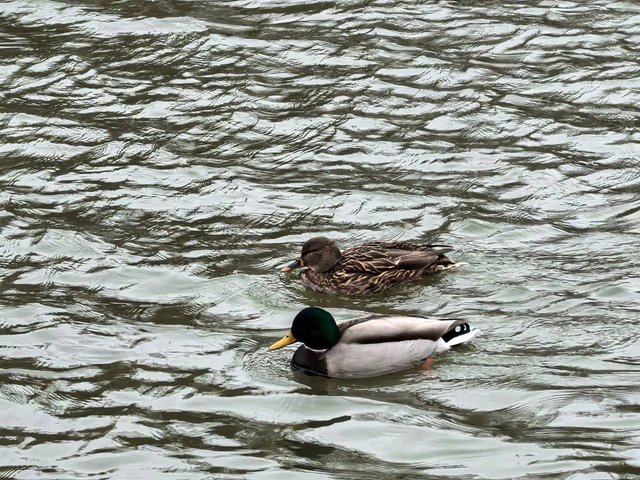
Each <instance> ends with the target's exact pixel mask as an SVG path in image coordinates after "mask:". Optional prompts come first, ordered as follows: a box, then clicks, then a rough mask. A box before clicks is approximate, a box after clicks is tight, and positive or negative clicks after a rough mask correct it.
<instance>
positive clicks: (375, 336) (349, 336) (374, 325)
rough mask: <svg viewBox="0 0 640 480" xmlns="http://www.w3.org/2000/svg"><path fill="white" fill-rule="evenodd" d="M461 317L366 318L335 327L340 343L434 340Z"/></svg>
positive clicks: (459, 323) (454, 324) (452, 326)
mask: <svg viewBox="0 0 640 480" xmlns="http://www.w3.org/2000/svg"><path fill="white" fill-rule="evenodd" d="M464 324H466V322H465V321H464V320H435V319H431V318H424V317H402V316H397V317H368V318H363V319H355V320H351V321H349V322H345V323H343V324H341V325H340V326H339V328H340V330H341V331H342V337H341V339H340V342H341V343H358V344H371V343H389V342H403V341H406V340H431V341H437V340H438V339H439V338H441V337H442V336H443V335H445V334H446V333H447V332H449V331H450V330H452V329H454V328H455V327H456V326H458V325H464Z"/></svg>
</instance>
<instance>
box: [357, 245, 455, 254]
mask: <svg viewBox="0 0 640 480" xmlns="http://www.w3.org/2000/svg"><path fill="white" fill-rule="evenodd" d="M361 246H362V247H365V248H373V249H381V250H405V251H409V252H414V251H423V252H433V253H437V254H439V255H444V254H445V253H447V252H451V251H452V250H453V247H452V246H451V245H441V244H429V243H427V244H421V243H412V242H368V243H365V244H363V245H361ZM356 248H358V247H356Z"/></svg>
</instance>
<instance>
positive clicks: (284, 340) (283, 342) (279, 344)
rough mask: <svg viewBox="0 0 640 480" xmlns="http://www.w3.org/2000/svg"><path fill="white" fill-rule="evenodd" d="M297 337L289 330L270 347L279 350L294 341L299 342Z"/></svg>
mask: <svg viewBox="0 0 640 480" xmlns="http://www.w3.org/2000/svg"><path fill="white" fill-rule="evenodd" d="M297 341H298V340H296V337H294V336H293V334H292V333H291V330H289V331H288V332H287V334H286V335H285V336H284V337H282V339H281V340H278V341H277V342H276V343H274V344H273V345H271V346H270V347H269V350H277V349H279V348H282V347H286V346H287V345H291V344H292V343H295V342H297Z"/></svg>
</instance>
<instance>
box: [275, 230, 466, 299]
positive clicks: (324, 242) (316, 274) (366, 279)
mask: <svg viewBox="0 0 640 480" xmlns="http://www.w3.org/2000/svg"><path fill="white" fill-rule="evenodd" d="M451 250H453V248H452V247H449V246H447V245H419V244H415V243H408V242H370V243H365V244H364V245H360V246H358V247H353V248H349V249H347V250H345V251H344V252H340V249H339V248H338V245H337V244H336V242H334V241H333V240H331V239H329V238H327V237H316V238H312V239H311V240H308V241H307V242H306V243H305V244H304V245H303V246H302V254H301V255H300V258H299V259H298V260H296V261H294V262H293V263H291V264H290V265H287V266H286V267H284V268H283V269H282V271H283V272H288V271H290V270H293V269H296V268H301V267H308V269H307V270H305V271H304V272H302V275H300V279H301V281H302V283H303V284H304V285H305V286H306V287H307V288H310V289H312V290H319V291H324V292H334V293H346V294H360V293H377V292H381V291H383V290H386V289H388V288H390V287H393V286H394V285H397V284H399V283H402V282H407V281H411V280H419V279H420V278H422V277H424V276H425V275H427V274H429V273H436V272H441V271H444V270H448V269H450V268H452V267H455V266H456V265H458V264H456V263H455V262H453V261H452V260H450V259H449V258H448V257H447V256H446V255H445V253H447V252H450V251H451Z"/></svg>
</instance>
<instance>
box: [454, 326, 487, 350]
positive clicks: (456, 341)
mask: <svg viewBox="0 0 640 480" xmlns="http://www.w3.org/2000/svg"><path fill="white" fill-rule="evenodd" d="M480 332H481V330H480V329H478V328H474V329H473V330H471V331H470V332H467V333H463V334H462V335H458V336H456V337H453V338H452V339H451V340H449V341H448V342H447V345H449V346H450V347H454V346H456V345H460V344H463V343H467V342H468V341H469V340H471V339H472V338H473V337H475V336H476V335H478V334H479V333H480Z"/></svg>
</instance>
